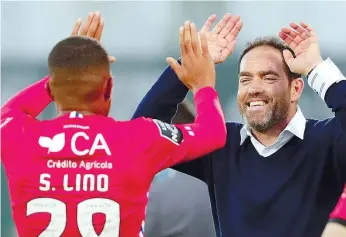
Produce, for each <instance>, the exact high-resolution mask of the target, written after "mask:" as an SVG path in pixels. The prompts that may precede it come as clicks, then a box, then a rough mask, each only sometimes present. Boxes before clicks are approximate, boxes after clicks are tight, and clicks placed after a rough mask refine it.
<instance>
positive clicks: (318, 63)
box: [303, 57, 323, 77]
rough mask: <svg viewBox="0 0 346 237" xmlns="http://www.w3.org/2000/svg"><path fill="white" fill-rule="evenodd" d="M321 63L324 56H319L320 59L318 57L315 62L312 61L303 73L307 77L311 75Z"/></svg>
mask: <svg viewBox="0 0 346 237" xmlns="http://www.w3.org/2000/svg"><path fill="white" fill-rule="evenodd" d="M321 63H323V59H322V57H319V58H318V59H316V61H315V62H312V63H311V66H309V67H308V68H307V70H306V72H305V73H304V74H303V75H304V76H306V77H309V75H310V74H311V73H312V71H313V70H314V69H315V68H316V67H317V66H318V65H320V64H321Z"/></svg>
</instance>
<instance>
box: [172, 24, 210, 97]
mask: <svg viewBox="0 0 346 237" xmlns="http://www.w3.org/2000/svg"><path fill="white" fill-rule="evenodd" d="M179 42H180V52H181V59H182V63H181V65H180V64H179V63H178V62H177V61H176V60H175V59H173V58H167V62H168V63H169V64H170V66H171V67H172V69H173V71H174V72H175V73H176V74H177V76H178V77H179V79H180V80H181V81H182V82H183V83H184V84H185V85H186V86H187V87H188V88H189V89H191V90H192V92H193V93H195V92H197V91H198V90H199V89H200V88H203V87H207V86H210V87H214V86H215V77H216V75H215V64H214V62H213V60H212V58H211V56H210V54H209V51H208V43H207V39H206V36H205V34H204V33H201V34H200V40H199V39H198V33H197V30H196V25H195V24H194V23H190V22H188V21H187V22H185V24H184V26H182V27H180V29H179Z"/></svg>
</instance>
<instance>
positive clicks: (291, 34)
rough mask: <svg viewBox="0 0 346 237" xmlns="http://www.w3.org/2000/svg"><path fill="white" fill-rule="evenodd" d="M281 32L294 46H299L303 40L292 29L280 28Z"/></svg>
mask: <svg viewBox="0 0 346 237" xmlns="http://www.w3.org/2000/svg"><path fill="white" fill-rule="evenodd" d="M281 31H282V32H284V33H285V34H286V35H288V36H289V37H290V38H291V39H292V40H293V41H294V42H295V43H296V44H299V43H300V42H302V41H303V40H304V39H303V38H302V37H301V35H300V33H298V32H296V31H295V30H293V29H290V28H286V27H284V28H282V29H281Z"/></svg>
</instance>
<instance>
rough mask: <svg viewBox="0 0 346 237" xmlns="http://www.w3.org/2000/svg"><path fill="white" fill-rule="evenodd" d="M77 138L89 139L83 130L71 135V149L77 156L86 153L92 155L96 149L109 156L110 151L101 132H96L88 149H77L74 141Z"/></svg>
mask: <svg viewBox="0 0 346 237" xmlns="http://www.w3.org/2000/svg"><path fill="white" fill-rule="evenodd" d="M78 138H83V139H84V140H89V139H90V138H89V136H88V135H87V134H86V133H85V132H77V133H75V134H74V135H73V136H72V139H71V150H72V152H73V153H74V154H75V155H77V156H85V155H86V154H89V155H93V154H94V153H95V151H96V150H104V151H105V152H106V154H107V155H109V156H111V155H112V153H111V151H110V149H109V147H108V145H107V142H106V140H105V139H104V137H103V136H102V134H101V133H98V134H97V135H96V137H95V139H94V142H93V144H92V146H91V148H90V150H89V149H84V150H79V149H77V146H76V143H77V139H78Z"/></svg>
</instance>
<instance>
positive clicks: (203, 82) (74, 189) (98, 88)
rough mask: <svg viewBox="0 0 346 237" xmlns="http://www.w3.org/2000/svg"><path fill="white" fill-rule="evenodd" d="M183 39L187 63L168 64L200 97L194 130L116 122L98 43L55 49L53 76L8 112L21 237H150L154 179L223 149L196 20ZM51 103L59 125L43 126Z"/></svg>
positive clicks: (4, 122) (4, 127)
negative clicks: (146, 236) (145, 229)
mask: <svg viewBox="0 0 346 237" xmlns="http://www.w3.org/2000/svg"><path fill="white" fill-rule="evenodd" d="M91 25H92V23H91ZM179 33H180V47H181V57H182V64H181V65H179V64H178V62H176V61H175V60H173V59H172V58H168V59H167V61H168V62H169V64H170V65H171V67H172V68H173V70H174V71H175V72H176V73H177V75H179V78H180V79H181V81H182V82H183V83H184V84H185V85H186V86H188V87H189V88H191V90H192V91H193V93H194V100H195V104H196V110H197V116H196V120H195V122H194V123H192V124H183V125H170V124H166V123H164V122H161V121H159V120H153V119H147V118H138V119H135V120H132V121H116V120H114V119H113V118H110V117H108V113H109V110H110V106H111V95H112V93H111V90H112V86H113V79H112V75H111V72H110V61H109V57H108V54H107V52H106V51H105V49H104V48H103V47H102V46H101V45H100V43H99V42H98V41H97V40H94V39H92V38H88V37H81V36H73V37H69V38H66V39H64V40H62V41H60V42H59V43H58V44H56V45H55V46H54V48H53V49H52V51H51V52H50V54H49V57H48V65H49V72H50V73H49V74H50V76H49V77H46V78H44V79H42V80H41V81H39V82H37V83H35V84H33V85H31V86H29V87H27V88H26V89H24V90H22V91H21V92H19V93H18V94H17V95H15V96H14V97H12V98H11V99H10V100H9V101H8V102H7V103H6V104H5V105H4V106H3V107H2V108H1V113H2V118H1V135H2V147H1V157H2V163H3V165H4V167H5V171H6V175H7V177H8V183H9V190H10V197H11V204H12V211H13V219H14V221H15V224H16V227H17V230H18V235H19V236H20V237H34V236H35V237H37V236H40V237H60V236H62V237H75V236H82V237H97V236H98V237H118V236H122V237H134V236H142V235H143V234H142V224H143V220H144V217H145V206H146V204H147V192H148V190H149V186H150V184H151V181H152V179H153V177H154V175H155V174H156V173H158V172H159V171H161V170H163V169H165V168H167V167H170V166H172V165H174V164H177V163H179V162H183V161H188V160H191V159H194V158H196V157H200V156H202V155H204V154H206V153H209V152H211V151H213V150H215V149H218V148H220V147H222V146H224V144H225V138H226V128H225V121H224V116H223V113H222V110H221V107H220V103H219V99H218V95H217V92H216V91H215V89H214V85H215V67H214V63H213V61H212V59H211V57H210V55H209V52H208V46H207V42H206V38H205V35H204V34H202V35H201V36H200V38H201V41H199V40H198V35H197V32H196V27H195V25H194V24H190V23H186V24H185V25H184V26H183V27H181V28H180V31H179ZM87 35H88V34H87ZM89 36H95V35H89ZM52 100H53V101H55V103H56V107H57V112H58V116H57V118H55V119H52V120H46V121H38V120H37V119H36V118H35V117H36V116H37V115H38V114H39V113H40V112H41V111H42V110H43V109H44V108H45V107H46V106H47V105H48V104H49V103H50V102H52Z"/></svg>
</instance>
